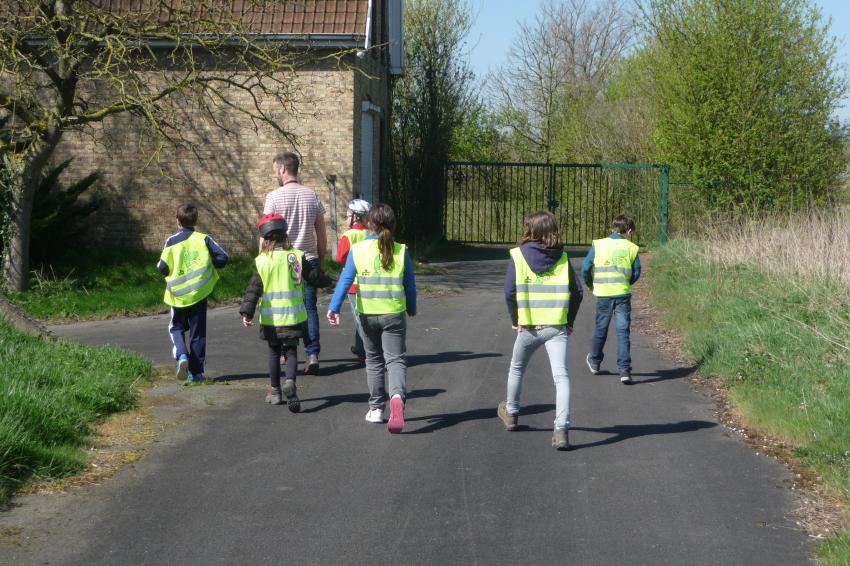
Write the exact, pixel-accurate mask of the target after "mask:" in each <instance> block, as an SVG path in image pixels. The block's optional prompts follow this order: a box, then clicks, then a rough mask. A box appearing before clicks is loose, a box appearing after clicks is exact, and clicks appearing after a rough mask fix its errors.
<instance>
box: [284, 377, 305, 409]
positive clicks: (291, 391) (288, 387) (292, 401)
mask: <svg viewBox="0 0 850 566" xmlns="http://www.w3.org/2000/svg"><path fill="white" fill-rule="evenodd" d="M283 394H284V395H285V396H286V407H287V408H288V409H289V410H290V411H291V412H293V413H298V412H300V411H301V400H300V399H299V398H298V388H297V387H296V386H295V380H294V379H287V380H286V381H284V382H283Z"/></svg>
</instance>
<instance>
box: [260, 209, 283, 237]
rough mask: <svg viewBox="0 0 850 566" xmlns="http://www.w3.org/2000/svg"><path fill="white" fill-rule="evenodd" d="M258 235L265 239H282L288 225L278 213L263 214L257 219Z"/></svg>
mask: <svg viewBox="0 0 850 566" xmlns="http://www.w3.org/2000/svg"><path fill="white" fill-rule="evenodd" d="M257 228H258V229H259V230H260V235H261V236H262V237H263V238H264V239H266V240H282V239H283V238H285V237H286V232H287V230H288V229H289V226H287V224H286V219H285V218H284V217H283V216H281V215H280V214H274V213H272V214H265V215H263V216H261V217H260V219H259V220H258V221H257Z"/></svg>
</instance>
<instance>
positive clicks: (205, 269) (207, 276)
mask: <svg viewBox="0 0 850 566" xmlns="http://www.w3.org/2000/svg"><path fill="white" fill-rule="evenodd" d="M206 237H207V235H206V234H202V233H201V232H192V234H191V235H190V236H189V237H188V238H186V239H185V240H183V241H182V242H179V243H177V244H174V245H173V246H168V247H167V248H165V249H164V250H162V254H161V255H160V257H159V259H161V260H162V261H163V262H165V263H166V264H167V265H168V266H169V267H170V268H171V274H170V275H169V276H167V277H166V278H165V295H164V296H163V301H165V304H167V305H170V306H172V307H188V306H191V305H194V304H195V303H198V302H200V301H202V300H203V299H205V298H206V297H208V296H209V294H210V293H212V291H213V289H214V288H215V284H216V282H218V271H216V269H215V267H214V266H213V264H212V256H211V255H210V250H209V249H208V248H207V243H206Z"/></svg>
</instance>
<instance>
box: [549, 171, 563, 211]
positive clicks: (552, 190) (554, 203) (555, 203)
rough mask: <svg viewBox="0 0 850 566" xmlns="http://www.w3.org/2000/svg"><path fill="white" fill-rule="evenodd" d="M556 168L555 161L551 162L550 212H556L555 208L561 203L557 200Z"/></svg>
mask: <svg viewBox="0 0 850 566" xmlns="http://www.w3.org/2000/svg"><path fill="white" fill-rule="evenodd" d="M556 170H557V169H556V168H555V164H554V163H550V164H549V212H551V213H552V214H555V210H556V209H557V208H558V206H560V204H561V203H559V202H558V201H556V200H555V189H556V187H555V171H556Z"/></svg>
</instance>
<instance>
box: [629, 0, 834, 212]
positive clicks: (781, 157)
mask: <svg viewBox="0 0 850 566" xmlns="http://www.w3.org/2000/svg"><path fill="white" fill-rule="evenodd" d="M643 10H644V13H645V14H646V16H647V18H646V21H647V24H648V31H649V40H648V43H647V46H646V48H645V51H644V53H643V54H642V58H643V61H644V62H645V64H646V65H647V68H646V70H647V72H646V73H645V74H644V76H645V77H648V78H649V83H648V85H647V87H646V90H647V91H650V92H652V93H653V96H652V97H651V98H650V99H649V100H651V102H652V114H653V121H654V123H655V142H656V143H657V146H658V150H659V159H660V160H663V161H667V162H669V163H671V164H672V165H673V166H674V168H676V169H678V170H680V171H684V172H686V173H683V174H684V175H687V176H691V177H692V178H693V179H694V180H696V181H697V182H698V186H699V187H700V191H701V194H702V196H703V198H704V199H705V201H706V203H707V204H709V205H710V206H712V207H718V206H719V207H726V208H731V207H736V208H741V207H744V209H745V210H762V209H765V208H787V207H796V206H800V205H801V204H814V203H819V202H823V201H824V200H825V199H827V198H828V197H829V195H830V192H831V190H832V189H833V188H834V186H835V183H836V180H837V178H838V176H839V175H840V173H841V172H842V171H843V170H844V168H845V167H846V163H847V160H846V156H845V155H844V153H843V146H844V140H845V139H846V137H845V134H844V133H843V132H842V130H841V128H840V126H839V124H838V123H837V122H836V120H835V119H834V118H833V116H834V111H835V110H836V108H837V107H838V105H839V103H840V100H841V98H842V96H843V94H844V93H845V92H846V82H845V80H844V79H843V78H842V77H841V76H840V75H839V74H838V73H837V72H836V67H835V43H834V41H833V40H832V39H829V37H830V36H829V34H828V33H827V32H828V25H827V24H825V23H824V22H823V20H822V19H821V16H820V14H819V13H818V11H817V10H816V9H815V8H813V7H812V6H811V5H810V4H809V3H808V2H807V1H806V0H651V1H650V2H649V4H648V5H646V6H644V8H643ZM674 170H675V169H674Z"/></svg>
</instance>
